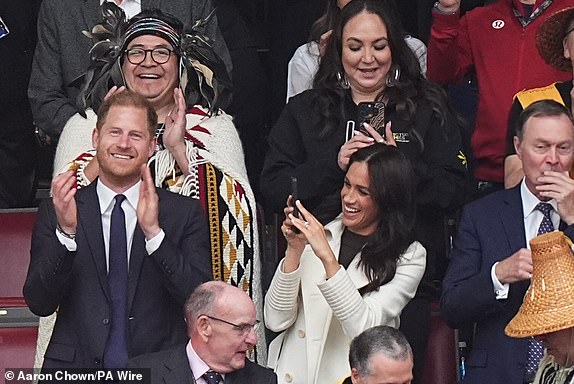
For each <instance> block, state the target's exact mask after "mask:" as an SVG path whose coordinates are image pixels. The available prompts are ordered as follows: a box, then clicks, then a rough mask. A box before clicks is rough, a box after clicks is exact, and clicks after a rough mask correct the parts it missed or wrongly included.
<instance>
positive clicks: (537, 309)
mask: <svg viewBox="0 0 574 384" xmlns="http://www.w3.org/2000/svg"><path fill="white" fill-rule="evenodd" d="M571 244H572V243H571V242H570V239H568V238H567V237H566V236H564V234H563V233H562V232H559V231H556V232H550V233H546V234H543V235H540V236H537V237H535V238H534V239H532V240H530V249H531V251H532V266H533V272H532V281H531V282H530V287H529V288H528V291H526V295H524V301H523V302H522V305H521V306H520V309H519V310H518V313H517V314H516V316H514V318H513V319H512V320H510V322H509V323H508V325H507V326H506V328H505V329H504V331H505V333H506V334H507V335H508V336H511V337H528V336H535V335H542V334H545V333H550V332H555V331H559V330H561V329H566V328H570V327H574V255H573V254H572V250H571V248H570V245H571Z"/></svg>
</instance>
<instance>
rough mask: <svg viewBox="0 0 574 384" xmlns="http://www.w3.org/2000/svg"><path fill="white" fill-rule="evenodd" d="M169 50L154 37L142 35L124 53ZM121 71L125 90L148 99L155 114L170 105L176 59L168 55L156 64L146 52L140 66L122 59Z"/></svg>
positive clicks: (175, 78) (167, 45) (175, 72)
mask: <svg viewBox="0 0 574 384" xmlns="http://www.w3.org/2000/svg"><path fill="white" fill-rule="evenodd" d="M159 47H162V48H167V49H169V50H171V51H173V47H172V46H171V44H170V43H168V42H167V41H166V40H165V39H162V38H161V37H158V36H154V35H142V36H138V37H136V38H135V39H133V40H132V41H131V42H130V43H129V44H128V47H127V49H132V48H141V49H154V48H159ZM122 71H123V73H124V77H125V79H126V85H127V87H128V89H130V90H132V91H134V92H136V93H138V94H140V95H142V96H144V97H145V98H146V99H148V100H149V101H150V102H151V103H152V105H153V106H154V108H155V109H156V110H158V109H160V108H161V107H164V106H166V105H170V104H172V103H173V90H174V89H175V88H176V87H177V84H178V78H177V75H178V71H177V55H176V54H174V53H172V54H171V55H170V58H169V60H168V61H167V62H166V63H163V64H158V63H156V62H155V61H154V60H153V59H152V57H151V52H147V54H146V58H145V60H144V61H143V62H141V63H140V64H132V63H130V62H129V61H128V59H127V58H126V57H124V59H123V64H122Z"/></svg>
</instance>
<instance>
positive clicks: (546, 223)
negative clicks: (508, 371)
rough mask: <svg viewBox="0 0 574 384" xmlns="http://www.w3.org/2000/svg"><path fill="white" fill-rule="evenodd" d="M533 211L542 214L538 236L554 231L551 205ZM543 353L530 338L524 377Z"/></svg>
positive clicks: (531, 373) (541, 347)
mask: <svg viewBox="0 0 574 384" xmlns="http://www.w3.org/2000/svg"><path fill="white" fill-rule="evenodd" d="M535 209H537V210H539V211H540V212H542V214H543V215H544V217H543V218H542V221H541V222H540V226H539V227H538V234H539V235H542V234H543V233H549V232H553V231H554V224H552V217H551V216H550V213H551V212H552V210H553V209H554V208H552V205H550V204H548V203H538V205H536V207H535ZM543 353H544V347H543V346H542V343H541V342H540V341H538V340H536V339H535V338H533V337H531V338H530V339H529V342H528V363H527V365H526V375H527V376H529V377H530V376H533V375H534V374H535V373H536V370H537V369H538V363H540V359H542V355H543Z"/></svg>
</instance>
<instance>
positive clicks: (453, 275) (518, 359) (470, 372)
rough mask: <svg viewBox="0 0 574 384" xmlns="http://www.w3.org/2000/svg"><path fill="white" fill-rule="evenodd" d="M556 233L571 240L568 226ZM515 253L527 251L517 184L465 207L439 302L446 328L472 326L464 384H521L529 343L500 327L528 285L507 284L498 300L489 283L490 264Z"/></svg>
mask: <svg viewBox="0 0 574 384" xmlns="http://www.w3.org/2000/svg"><path fill="white" fill-rule="evenodd" d="M561 229H564V231H565V233H566V234H567V235H568V236H570V237H572V230H573V228H572V226H570V227H568V228H563V226H561ZM520 248H526V239H525V235H524V215H523V211H522V199H521V197H520V184H519V185H518V186H517V187H515V188H513V189H510V190H504V191H500V192H496V193H493V194H491V195H488V196H486V197H485V198H483V199H480V200H478V201H475V202H473V203H471V204H469V205H468V206H466V207H465V209H464V212H463V215H462V218H461V222H460V226H459V233H458V236H457V237H456V239H455V242H454V248H453V251H452V255H451V260H450V265H449V268H448V271H447V273H446V276H445V278H444V281H443V292H442V297H441V310H442V313H443V315H444V317H445V319H446V321H447V322H448V324H449V325H450V326H451V327H453V328H457V327H460V326H462V325H468V324H472V323H476V332H475V339H474V345H473V347H472V350H471V352H470V355H469V357H468V359H467V360H466V379H465V381H464V382H465V384H474V383H476V384H484V383H489V384H497V383H500V384H522V382H523V377H524V369H525V363H526V360H527V354H528V339H514V338H510V337H508V336H506V335H505V334H504V327H505V326H506V324H508V322H509V321H510V320H511V319H512V318H513V317H514V315H515V314H516V313H517V312H518V308H519V307H520V305H521V304H522V299H523V297H524V294H525V293H526V290H527V289H528V286H529V281H522V282H519V283H515V284H511V285H510V290H509V294H508V298H507V299H505V300H497V299H496V295H495V293H494V288H493V285H492V279H491V277H490V270H491V267H492V265H493V264H494V263H495V262H497V261H501V260H504V259H506V258H507V257H509V256H511V255H512V254H513V253H514V252H516V251H518V250H519V249H520Z"/></svg>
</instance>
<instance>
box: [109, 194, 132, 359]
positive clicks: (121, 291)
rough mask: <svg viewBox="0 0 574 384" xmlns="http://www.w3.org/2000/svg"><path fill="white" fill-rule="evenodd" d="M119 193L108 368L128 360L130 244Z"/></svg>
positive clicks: (115, 211)
mask: <svg viewBox="0 0 574 384" xmlns="http://www.w3.org/2000/svg"><path fill="white" fill-rule="evenodd" d="M125 198H126V197H125V196H124V195H116V197H115V199H116V203H115V205H114V209H113V210H112V218H111V223H110V249H109V271H108V287H109V288H110V297H111V301H112V305H111V312H112V313H111V321H110V333H109V335H108V341H107V343H106V349H105V351H104V367H105V368H125V367H126V364H127V361H128V246H127V240H126V218H125V214H124V210H123V209H122V202H123V201H124V199H125Z"/></svg>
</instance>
